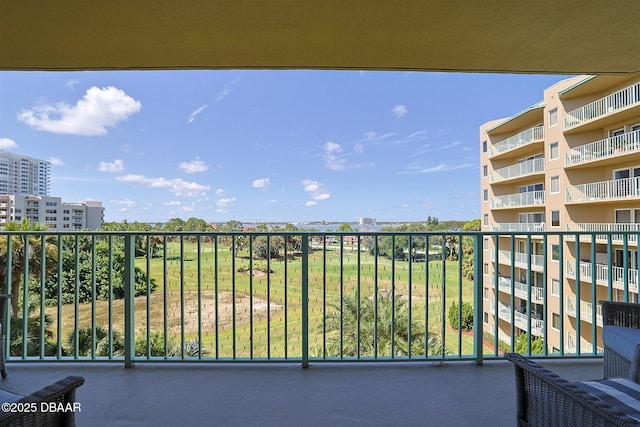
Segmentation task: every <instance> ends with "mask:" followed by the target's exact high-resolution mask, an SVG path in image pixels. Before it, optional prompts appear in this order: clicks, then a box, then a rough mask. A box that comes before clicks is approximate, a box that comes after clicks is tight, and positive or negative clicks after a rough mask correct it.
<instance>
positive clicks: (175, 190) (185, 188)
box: [116, 174, 210, 197]
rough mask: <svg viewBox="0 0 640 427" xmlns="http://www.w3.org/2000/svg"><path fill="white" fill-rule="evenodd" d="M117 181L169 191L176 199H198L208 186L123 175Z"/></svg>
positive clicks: (178, 180) (182, 181) (175, 179)
mask: <svg viewBox="0 0 640 427" xmlns="http://www.w3.org/2000/svg"><path fill="white" fill-rule="evenodd" d="M116 179H117V180H118V181H122V182H131V183H134V184H138V185H143V186H146V187H149V188H162V189H165V190H167V191H169V192H170V193H171V194H173V195H175V196H177V197H200V196H204V195H205V194H206V192H207V190H209V188H210V187H209V186H208V185H202V184H198V183H197V182H187V181H185V180H183V179H180V178H174V179H166V178H162V177H161V178H148V177H146V176H143V175H134V174H129V175H123V176H119V177H117V178H116Z"/></svg>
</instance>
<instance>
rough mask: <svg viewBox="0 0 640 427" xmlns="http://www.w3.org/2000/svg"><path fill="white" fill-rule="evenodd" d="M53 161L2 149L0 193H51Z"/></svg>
mask: <svg viewBox="0 0 640 427" xmlns="http://www.w3.org/2000/svg"><path fill="white" fill-rule="evenodd" d="M50 171H51V163H50V162H47V161H46V160H40V159H36V158H33V157H29V156H23V155H20V154H13V153H10V152H8V151H4V150H0V194H16V195H17V194H24V195H35V196H48V195H49V187H50V181H49V179H50V178H49V175H50Z"/></svg>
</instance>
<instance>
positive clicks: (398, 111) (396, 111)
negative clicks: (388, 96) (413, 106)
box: [391, 105, 409, 117]
mask: <svg viewBox="0 0 640 427" xmlns="http://www.w3.org/2000/svg"><path fill="white" fill-rule="evenodd" d="M391 112H392V113H393V115H394V116H396V117H403V116H405V115H406V114H407V113H408V112H409V110H407V107H405V106H404V105H396V106H395V107H393V108H392V109H391Z"/></svg>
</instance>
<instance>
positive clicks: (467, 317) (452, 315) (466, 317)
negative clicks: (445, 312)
mask: <svg viewBox="0 0 640 427" xmlns="http://www.w3.org/2000/svg"><path fill="white" fill-rule="evenodd" d="M458 318H459V316H458V303H456V302H455V301H454V302H453V304H451V307H449V324H450V325H451V327H452V328H453V329H458ZM461 327H462V328H461V329H462V330H463V331H465V332H468V331H471V330H473V305H471V303H468V302H463V303H462V325H461Z"/></svg>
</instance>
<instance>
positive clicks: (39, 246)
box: [0, 218, 58, 318]
mask: <svg viewBox="0 0 640 427" xmlns="http://www.w3.org/2000/svg"><path fill="white" fill-rule="evenodd" d="M47 230H49V228H48V227H47V226H46V225H44V224H39V223H35V222H29V220H28V219H27V218H25V219H24V220H23V221H22V222H21V223H16V222H14V221H10V222H8V223H7V224H6V225H5V231H26V232H29V231H34V232H36V233H34V234H13V235H11V234H3V235H2V236H0V248H3V249H2V250H1V252H0V265H2V266H3V268H0V284H6V283H7V281H8V273H9V259H8V246H9V240H11V266H10V268H11V294H12V295H13V298H11V316H12V317H14V318H15V317H16V316H17V313H18V299H19V298H18V296H19V295H20V285H21V283H23V281H24V277H23V276H24V272H25V271H28V274H29V275H30V276H32V277H39V275H40V274H41V271H42V259H43V255H44V262H45V265H44V268H45V274H46V275H49V274H50V273H51V272H52V271H53V270H54V269H55V267H56V265H57V254H58V249H57V246H56V239H55V237H54V236H53V235H51V234H49V235H47V234H43V233H42V232H44V231H47ZM43 251H44V254H43Z"/></svg>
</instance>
